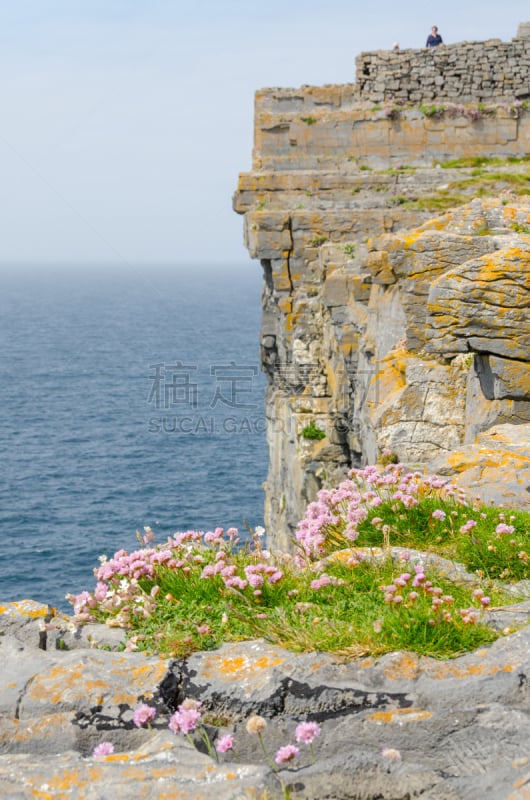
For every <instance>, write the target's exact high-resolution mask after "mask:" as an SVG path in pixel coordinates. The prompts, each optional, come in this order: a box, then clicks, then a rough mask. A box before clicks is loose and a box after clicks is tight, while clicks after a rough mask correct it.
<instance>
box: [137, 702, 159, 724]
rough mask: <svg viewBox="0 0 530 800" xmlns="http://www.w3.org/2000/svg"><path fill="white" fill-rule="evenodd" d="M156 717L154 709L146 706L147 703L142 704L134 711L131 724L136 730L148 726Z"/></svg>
mask: <svg viewBox="0 0 530 800" xmlns="http://www.w3.org/2000/svg"><path fill="white" fill-rule="evenodd" d="M155 716H156V708H153V707H152V706H148V705H147V703H142V705H140V706H138V708H135V710H134V716H133V722H134V724H135V725H136V727H137V728H143V726H144V725H148V724H149V723H150V722H151V720H152V719H154V717H155Z"/></svg>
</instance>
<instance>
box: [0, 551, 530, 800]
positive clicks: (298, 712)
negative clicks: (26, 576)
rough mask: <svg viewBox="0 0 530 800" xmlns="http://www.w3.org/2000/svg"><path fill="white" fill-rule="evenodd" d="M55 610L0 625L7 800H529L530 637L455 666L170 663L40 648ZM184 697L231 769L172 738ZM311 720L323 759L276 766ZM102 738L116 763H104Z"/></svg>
mask: <svg viewBox="0 0 530 800" xmlns="http://www.w3.org/2000/svg"><path fill="white" fill-rule="evenodd" d="M395 555H396V557H398V553H397V552H396V554H395ZM412 555H414V554H412ZM447 569H448V570H449V569H450V566H449V564H448V566H447ZM460 577H461V576H460ZM46 612H47V609H46V608H45V607H42V606H38V605H37V604H33V603H30V602H25V603H22V604H20V603H19V604H10V605H9V606H7V607H4V609H3V613H2V614H1V615H0V626H1V632H2V635H1V636H0V659H1V664H2V670H1V677H0V796H2V797H5V798H9V800H20V799H21V798H41V800H42V799H43V798H79V799H81V798H88V799H89V800H107V799H108V798H118V799H121V798H132V797H138V798H142V797H146V798H160V800H162V799H163V798H164V799H165V798H199V799H201V800H202V798H207V797H208V798H211V795H212V792H215V795H216V797H218V798H220V800H236V798H237V799H239V798H256V800H258V798H261V799H262V800H265V798H267V800H271V798H278V799H279V798H282V797H285V796H286V795H285V792H286V791H288V792H289V793H290V796H291V797H292V798H306V799H307V800H310V799H311V800H322V798H329V800H332V799H334V800H335V799H336V800H339V799H340V800H346V799H347V798H348V799H349V798H351V800H359V798H364V799H365V800H376V799H378V800H380V799H381V798H387V800H406V799H407V798H414V797H418V798H419V797H421V798H429V800H514V799H515V800H523V798H525V797H527V796H528V794H527V793H528V790H529V788H530V753H529V751H528V742H529V741H530V681H529V676H530V627H528V626H526V627H523V628H521V629H519V630H516V631H515V632H513V633H511V634H510V635H507V636H504V637H502V638H500V639H499V640H497V641H496V642H495V643H494V644H492V645H491V646H489V647H487V648H483V649H481V650H479V651H476V652H474V653H469V654H467V655H464V656H461V657H459V658H455V659H453V660H449V661H437V660H434V659H431V658H426V657H418V656H416V655H414V654H411V653H406V652H398V653H391V654H388V655H386V656H384V657H382V658H378V659H375V658H363V659H357V660H352V661H345V660H340V659H337V658H336V657H333V656H331V655H329V654H324V653H307V654H295V653H292V652H288V651H286V650H284V649H282V648H280V647H276V646H273V645H270V644H268V643H266V642H264V641H262V640H257V641H252V642H239V643H234V644H227V645H224V646H223V647H221V648H220V649H219V650H216V651H211V652H204V653H196V654H194V655H192V656H191V657H189V658H187V659H182V660H176V661H172V662H170V661H166V660H163V659H160V658H157V657H146V656H144V655H142V654H139V653H127V652H110V651H101V650H95V649H93V648H92V649H89V648H86V649H79V648H77V649H73V650H56V649H54V650H45V651H44V650H41V649H39V625H40V622H41V620H42V618H43V616H45V615H46ZM504 612H506V616H503V613H504ZM495 613H496V614H497V617H498V620H497V623H498V624H499V625H501V624H503V623H504V624H511V625H512V626H513V627H515V624H524V623H525V622H527V620H528V613H529V603H528V601H526V602H524V603H521V604H518V605H516V606H510V607H506V609H498V610H496V612H495ZM510 615H511V616H510ZM513 627H512V630H513ZM77 641H79V640H77ZM186 698H187V699H190V698H191V699H195V700H198V701H200V702H201V703H202V707H201V708H202V711H203V714H204V720H205V730H206V732H207V733H208V735H209V738H210V741H211V742H212V743H215V742H216V741H217V740H218V739H219V737H220V736H221V735H223V734H226V733H231V734H233V736H234V739H235V749H234V751H233V752H228V753H226V754H223V755H219V763H217V762H216V761H215V760H213V759H212V758H210V756H209V755H207V753H206V752H205V748H204V744H203V743H202V741H201V738H200V736H198V735H197V734H194V744H195V746H192V744H191V743H190V742H189V741H188V740H187V739H186V738H185V737H183V736H176V735H174V734H173V733H172V732H171V731H170V730H169V729H168V727H167V723H168V719H169V716H170V714H171V713H172V711H173V710H174V709H175V708H176V707H177V706H178V705H179V704H180V703H181V702H182V701H183V700H184V699H186ZM140 702H147V703H148V704H150V705H153V706H154V707H156V709H157V716H156V717H155V719H154V720H153V722H152V728H151V729H147V728H136V727H135V726H134V724H133V722H132V717H133V710H134V707H135V706H136V705H138V704H139V703H140ZM255 714H259V715H261V716H262V717H263V718H264V720H265V722H266V727H265V729H264V730H263V733H262V742H261V744H262V745H263V747H264V748H265V751H266V752H267V754H268V755H267V756H265V754H264V751H263V748H262V746H261V744H260V741H259V739H258V737H257V736H256V735H251V734H250V733H248V731H247V728H246V724H247V722H248V720H249V718H250V717H251V716H252V715H255ZM306 721H314V722H316V723H317V724H318V725H319V726H320V727H321V731H322V733H321V735H320V736H319V737H318V738H317V739H315V741H314V744H313V747H314V758H313V756H312V752H311V749H310V748H309V747H308V746H307V745H304V744H299V745H298V746H299V749H300V754H299V755H298V757H297V758H296V759H294V760H293V761H292V762H289V764H288V765H284V766H283V767H282V768H281V769H280V768H279V767H276V768H275V769H272V767H271V764H272V761H273V758H274V754H275V753H276V751H277V750H278V748H279V747H280V746H283V745H286V744H289V743H290V744H294V743H295V738H294V732H295V728H296V726H297V724H298V723H300V722H306ZM102 741H109V742H112V743H113V745H114V754H112V755H107V756H99V757H94V756H92V755H91V753H92V750H93V748H94V746H95V745H97V744H98V743H101V742H102Z"/></svg>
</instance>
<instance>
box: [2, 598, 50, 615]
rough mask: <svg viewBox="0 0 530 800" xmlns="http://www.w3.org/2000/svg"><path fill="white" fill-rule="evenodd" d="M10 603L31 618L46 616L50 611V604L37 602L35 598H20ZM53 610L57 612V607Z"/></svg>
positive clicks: (20, 612)
mask: <svg viewBox="0 0 530 800" xmlns="http://www.w3.org/2000/svg"><path fill="white" fill-rule="evenodd" d="M10 605H11V606H12V607H13V608H14V609H15V610H16V611H18V613H19V614H22V616H24V617H30V618H31V619H37V618H39V617H45V616H46V615H47V614H49V613H50V609H49V608H48V606H45V605H43V604H42V603H36V602H35V601H34V600H18V601H15V602H14V603H11V604H10ZM52 611H53V612H55V609H52Z"/></svg>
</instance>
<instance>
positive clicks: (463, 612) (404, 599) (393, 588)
mask: <svg viewBox="0 0 530 800" xmlns="http://www.w3.org/2000/svg"><path fill="white" fill-rule="evenodd" d="M414 572H415V575H414V577H412V575H411V574H410V572H403V573H402V574H401V575H399V576H398V577H397V578H394V580H393V581H392V583H391V584H389V585H387V586H381V587H380V589H381V591H382V592H384V593H385V603H387V604H388V605H394V606H401V605H403V607H410V606H412V605H414V603H416V601H417V600H418V598H419V597H420V592H421V594H422V595H423V596H429V597H430V603H431V611H432V612H433V614H435V615H437V617H438V618H439V619H440V620H442V621H444V622H450V621H451V620H452V614H451V612H450V611H449V610H448V608H447V606H452V605H453V603H454V597H453V596H452V595H450V594H444V591H443V589H442V588H441V587H440V586H434V585H433V583H432V581H429V580H427V577H426V575H425V572H424V569H423V566H422V565H421V564H416V565H415V566H414ZM410 587H413V591H410ZM404 589H406V590H407V593H406V594H405V593H404V591H403V590H404ZM415 589H419V592H418V591H415ZM473 597H474V599H475V600H477V601H478V603H479V608H480V607H481V608H482V609H484V608H486V607H487V606H488V605H489V604H490V598H489V597H487V596H486V595H485V594H484V592H483V590H482V589H475V591H474V592H473ZM444 606H445V607H444ZM458 614H459V615H460V616H461V617H462V619H463V621H464V622H465V623H466V624H470V623H476V622H478V621H479V619H480V613H479V610H478V609H477V608H474V607H473V608H470V609H459V610H458ZM429 622H430V623H431V624H435V620H429ZM381 628H382V625H380V626H378V630H379V631H380V630H381Z"/></svg>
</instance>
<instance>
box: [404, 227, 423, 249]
mask: <svg viewBox="0 0 530 800" xmlns="http://www.w3.org/2000/svg"><path fill="white" fill-rule="evenodd" d="M423 234H424V231H422V230H421V229H420V228H418V229H417V230H415V231H410V232H409V233H407V235H406V236H404V237H403V248H404V249H406V250H408V249H410V248H411V247H412V246H413V245H415V244H416V242H417V241H418V239H421V237H422V236H423Z"/></svg>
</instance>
